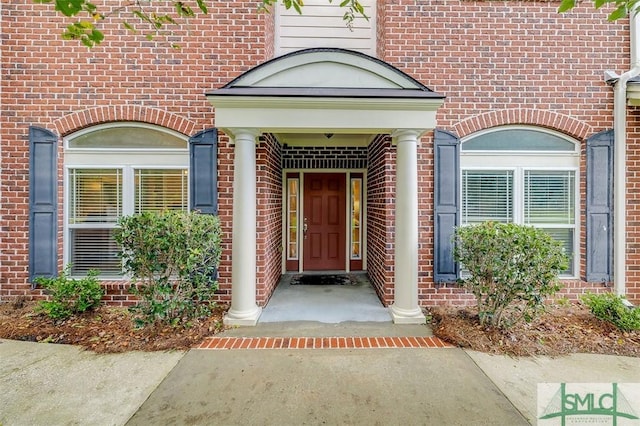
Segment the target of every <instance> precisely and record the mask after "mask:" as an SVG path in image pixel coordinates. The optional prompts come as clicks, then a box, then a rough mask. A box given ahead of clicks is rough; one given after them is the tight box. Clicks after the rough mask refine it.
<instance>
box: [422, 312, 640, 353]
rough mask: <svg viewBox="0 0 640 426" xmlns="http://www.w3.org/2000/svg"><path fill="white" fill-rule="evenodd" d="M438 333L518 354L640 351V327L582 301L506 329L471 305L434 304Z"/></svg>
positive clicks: (473, 345) (456, 342)
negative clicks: (620, 325)
mask: <svg viewBox="0 0 640 426" xmlns="http://www.w3.org/2000/svg"><path fill="white" fill-rule="evenodd" d="M430 313H431V315H432V318H433V324H432V327H433V333H434V334H435V335H436V336H437V337H439V338H441V339H443V340H445V341H447V342H449V343H452V344H454V345H456V346H459V347H462V348H468V349H473V350H476V351H481V352H488V353H494V354H507V355H514V356H531V355H550V356H556V355H563V354H570V353H578V352H580V353H594V354H608V355H623V356H631V357H640V331H633V332H623V331H620V330H618V329H617V328H616V327H615V326H613V325H611V324H609V323H607V322H605V321H601V320H599V319H597V318H595V317H594V316H593V315H592V314H591V313H590V312H589V311H588V309H587V308H586V307H584V306H582V305H577V304H574V305H568V306H553V307H550V308H549V309H548V311H547V312H546V313H545V314H543V315H542V316H541V317H540V318H538V319H537V320H534V321H533V322H531V323H528V324H527V323H522V324H518V325H516V326H514V327H512V328H509V329H506V330H502V329H498V328H491V327H489V328H487V327H483V326H481V325H480V323H479V320H478V314H477V312H476V311H474V310H473V309H471V308H466V309H454V308H434V309H432V310H431V311H430Z"/></svg>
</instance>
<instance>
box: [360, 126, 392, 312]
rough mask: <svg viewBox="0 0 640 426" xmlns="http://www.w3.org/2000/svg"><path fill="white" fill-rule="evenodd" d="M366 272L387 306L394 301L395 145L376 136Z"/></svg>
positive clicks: (369, 191) (370, 179) (371, 164)
mask: <svg viewBox="0 0 640 426" xmlns="http://www.w3.org/2000/svg"><path fill="white" fill-rule="evenodd" d="M367 162H368V163H369V169H368V172H367V271H368V273H369V278H370V280H371V283H372V284H373V286H374V288H375V290H376V292H377V293H378V297H380V299H381V300H382V303H384V305H385V306H386V305H389V304H390V303H392V302H393V282H394V269H393V265H394V261H393V255H394V253H395V251H394V236H393V235H394V229H395V228H394V217H395V214H394V209H395V195H394V194H395V165H396V164H395V163H396V162H395V148H393V147H392V146H391V138H390V137H389V136H388V135H380V136H377V137H376V138H375V139H374V141H373V142H372V143H371V144H370V145H369V156H368V158H367Z"/></svg>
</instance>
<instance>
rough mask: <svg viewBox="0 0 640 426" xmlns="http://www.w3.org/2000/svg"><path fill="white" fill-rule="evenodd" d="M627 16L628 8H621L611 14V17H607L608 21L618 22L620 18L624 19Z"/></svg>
mask: <svg viewBox="0 0 640 426" xmlns="http://www.w3.org/2000/svg"><path fill="white" fill-rule="evenodd" d="M625 16H627V8H626V6H620V7H618V8H617V9H616V10H614V11H613V12H611V13H610V14H609V16H607V19H608V20H609V21H615V20H618V19H620V18H624V17H625Z"/></svg>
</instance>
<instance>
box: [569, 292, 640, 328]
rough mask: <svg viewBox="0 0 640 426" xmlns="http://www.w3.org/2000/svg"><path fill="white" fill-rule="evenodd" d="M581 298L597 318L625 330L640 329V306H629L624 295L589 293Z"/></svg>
mask: <svg viewBox="0 0 640 426" xmlns="http://www.w3.org/2000/svg"><path fill="white" fill-rule="evenodd" d="M580 300H582V302H583V303H584V304H585V305H587V306H588V307H589V309H590V310H591V313H592V314H593V315H594V316H595V317H596V318H599V319H601V320H603V321H607V322H610V323H611V324H613V325H615V326H616V327H618V328H619V329H620V330H623V331H631V330H640V308H629V307H627V306H626V305H625V304H624V297H622V296H617V295H615V294H613V293H602V294H593V293H587V294H585V295H583V296H582V297H580Z"/></svg>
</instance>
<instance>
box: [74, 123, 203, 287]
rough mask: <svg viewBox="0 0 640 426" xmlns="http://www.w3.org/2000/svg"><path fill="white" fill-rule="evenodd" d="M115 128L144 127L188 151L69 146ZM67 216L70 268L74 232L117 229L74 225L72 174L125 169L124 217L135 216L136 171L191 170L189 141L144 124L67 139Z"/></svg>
mask: <svg viewBox="0 0 640 426" xmlns="http://www.w3.org/2000/svg"><path fill="white" fill-rule="evenodd" d="M115 127H142V128H149V129H153V130H157V131H162V132H165V133H169V134H171V135H173V136H176V137H178V138H180V139H183V140H184V141H185V148H184V149H175V148H158V149H154V148H153V147H145V148H143V149H138V148H134V149H132V148H108V149H107V148H69V142H70V141H71V140H73V139H74V138H76V137H78V136H80V135H84V134H86V133H89V132H92V131H96V130H103V129H106V128H115ZM64 147H65V155H64V191H63V193H64V198H63V200H64V202H63V205H64V207H63V208H64V214H63V229H64V232H63V252H64V254H63V262H64V264H65V265H66V264H68V263H69V262H70V261H71V232H70V230H71V229H77V228H82V227H84V228H90V229H97V228H106V229H112V228H115V226H113V225H112V224H110V223H96V224H92V225H91V226H88V225H85V226H83V225H70V224H69V219H70V218H69V213H70V210H69V207H70V196H71V192H72V188H71V178H70V170H72V169H84V170H88V169H121V170H122V215H123V216H127V215H131V214H133V213H134V212H135V205H134V204H135V201H134V198H135V173H134V171H135V170H138V169H145V170H150V169H162V170H168V169H176V170H187V172H188V173H190V170H189V163H190V158H189V141H188V137H187V136H185V135H182V134H180V133H177V132H174V131H172V130H169V129H165V128H162V127H159V126H153V125H149V124H143V123H133V122H119V123H113V124H103V125H98V126H93V127H90V128H88V129H83V130H81V131H79V132H76V133H73V134H71V135H69V136H67V137H66V138H64ZM190 196H191V194H190V193H189V186H188V185H187V206H189V202H190ZM100 278H101V279H110V280H126V279H127V277H126V276H124V275H122V274H121V275H107V274H101V275H100Z"/></svg>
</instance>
